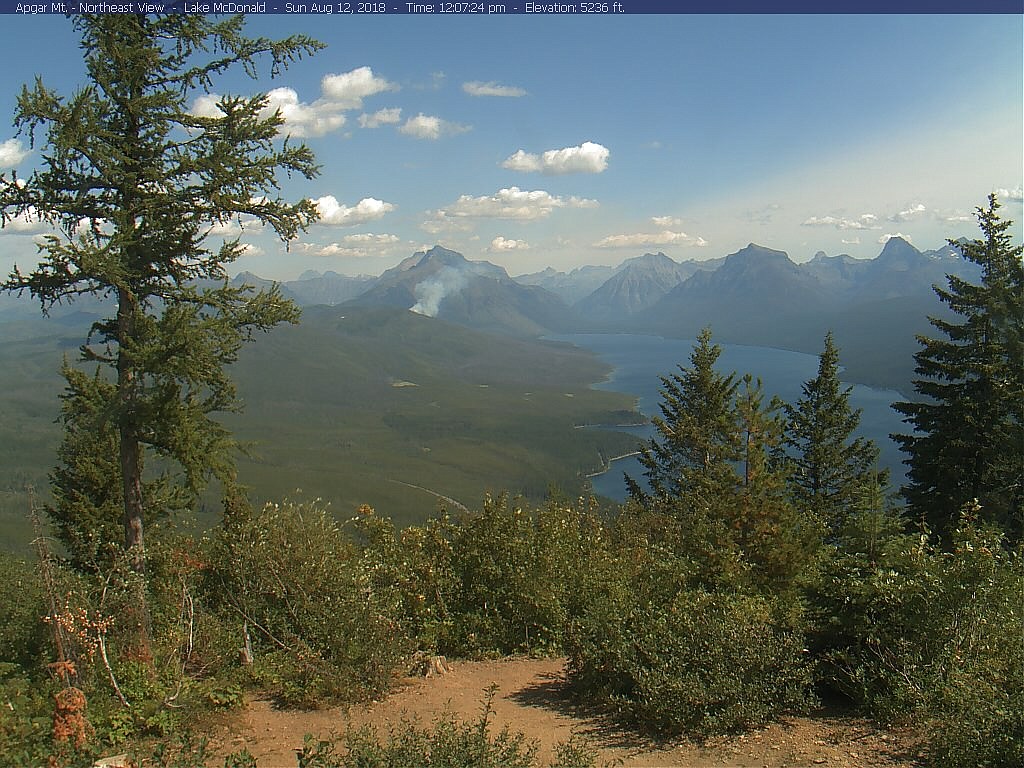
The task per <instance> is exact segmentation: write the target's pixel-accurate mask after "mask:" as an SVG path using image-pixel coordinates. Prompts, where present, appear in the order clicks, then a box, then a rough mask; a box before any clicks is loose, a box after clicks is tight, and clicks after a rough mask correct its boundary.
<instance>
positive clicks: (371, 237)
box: [342, 232, 402, 245]
mask: <svg viewBox="0 0 1024 768" xmlns="http://www.w3.org/2000/svg"><path fill="white" fill-rule="evenodd" d="M342 242H345V243H361V244H366V243H372V244H373V245H392V244H394V243H400V242H402V240H401V238H400V237H398V236H397V235H375V234H373V233H372V232H367V233H364V234H359V235H345V237H343V238H342Z"/></svg>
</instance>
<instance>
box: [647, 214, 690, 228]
mask: <svg viewBox="0 0 1024 768" xmlns="http://www.w3.org/2000/svg"><path fill="white" fill-rule="evenodd" d="M651 221H652V222H654V226H656V227H661V228H662V229H668V228H670V227H681V226H682V225H683V222H681V221H680V220H679V219H677V218H676V217H675V216H651Z"/></svg>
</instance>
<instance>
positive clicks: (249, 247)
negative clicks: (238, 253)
mask: <svg viewBox="0 0 1024 768" xmlns="http://www.w3.org/2000/svg"><path fill="white" fill-rule="evenodd" d="M240 247H241V249H242V255H243V256H263V255H265V254H266V251H265V250H263V249H262V248H260V247H259V246H258V245H253V244H252V243H242V244H241V246H240Z"/></svg>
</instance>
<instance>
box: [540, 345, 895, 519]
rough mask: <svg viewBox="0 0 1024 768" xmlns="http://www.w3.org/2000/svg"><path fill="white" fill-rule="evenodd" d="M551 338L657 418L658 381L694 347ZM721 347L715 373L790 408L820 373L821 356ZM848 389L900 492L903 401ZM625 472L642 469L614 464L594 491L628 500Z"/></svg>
mask: <svg viewBox="0 0 1024 768" xmlns="http://www.w3.org/2000/svg"><path fill="white" fill-rule="evenodd" d="M548 338H550V339H552V340H554V341H564V342H568V343H570V344H574V345H576V346H577V347H581V348H583V349H587V350H590V351H591V352H594V353H595V354H596V355H597V356H598V357H600V358H601V359H602V360H604V361H605V362H606V363H608V364H609V365H611V366H612V367H613V368H614V370H613V372H612V373H611V375H610V376H609V378H608V379H607V380H606V381H603V382H601V383H600V384H596V385H595V387H597V388H599V389H608V390H612V391H615V392H624V393H627V394H631V395H634V396H635V397H636V398H637V407H638V408H639V410H640V412H641V413H643V414H644V415H646V416H652V415H655V414H659V411H658V403H659V401H660V399H661V395H660V391H659V389H660V387H661V379H660V378H659V377H660V376H664V375H669V374H671V373H675V372H678V367H677V366H679V365H680V364H682V365H684V366H688V365H689V364H690V353H691V352H692V351H693V345H694V343H695V340H693V339H666V338H662V337H660V336H640V335H634V334H563V335H558V336H550V337H548ZM719 346H720V347H721V348H722V355H721V357H719V358H718V365H717V368H718V369H719V370H720V371H722V372H723V373H728V372H731V371H735V372H736V374H737V377H738V378H742V376H743V375H744V374H746V373H750V374H752V375H753V376H754V377H755V378H757V377H760V378H761V383H762V384H763V386H764V391H765V394H766V398H765V400H766V401H767V400H769V399H770V398H771V396H772V395H778V396H779V397H780V398H782V399H783V400H785V401H786V402H788V403H796V401H797V400H798V399H800V396H801V394H802V392H801V388H802V387H803V384H804V382H805V381H808V380H809V379H812V378H814V377H815V376H816V375H817V373H818V357H817V355H808V354H804V353H802V352H790V351H788V350H783V349H773V348H771V347H747V346H742V345H739V344H719ZM841 362H842V350H840V363H841ZM840 375H841V374H840ZM849 386H852V387H853V391H852V392H851V393H850V406H851V407H852V408H860V409H861V424H860V428H859V430H858V432H857V434H858V435H859V436H863V437H866V438H869V439H871V440H874V441H875V444H876V445H877V446H878V447H879V449H880V463H881V465H882V466H883V467H885V468H887V469H888V470H889V472H890V473H891V479H890V481H891V483H892V485H893V486H894V487H898V486H899V485H900V484H901V483H902V482H903V479H904V471H905V467H904V466H903V464H902V461H903V458H904V457H903V454H902V453H901V452H900V450H899V449H898V448H897V446H896V444H895V443H894V442H893V441H892V440H891V439H890V438H889V434H890V433H892V432H904V431H906V426H905V425H904V424H903V422H902V420H901V419H902V417H901V416H900V415H899V414H898V413H896V412H895V411H894V410H892V408H890V404H891V403H894V402H896V401H898V400H903V399H904V398H903V396H902V395H900V393H899V392H896V391H894V390H881V389H872V388H870V387H865V386H863V385H860V384H852V385H849ZM608 428H613V427H611V426H609V427H608ZM628 431H630V432H631V433H634V434H638V435H641V436H643V437H650V436H651V435H653V434H654V428H653V426H646V427H643V428H634V429H630V430H628ZM623 473H628V474H629V475H630V476H631V477H635V478H637V479H640V478H641V477H642V475H643V468H642V467H641V466H640V463H639V462H638V461H637V460H636V458H634V457H628V458H624V459H617V460H615V461H613V462H612V467H611V469H610V470H609V471H608V472H605V473H604V474H601V475H597V476H595V477H594V478H592V483H593V487H594V491H595V492H596V493H599V494H601V495H603V496H607V497H609V498H611V499H615V500H616V501H624V500H625V499H626V484H625V481H624V480H623Z"/></svg>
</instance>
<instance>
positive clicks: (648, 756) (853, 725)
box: [215, 658, 916, 768]
mask: <svg viewBox="0 0 1024 768" xmlns="http://www.w3.org/2000/svg"><path fill="white" fill-rule="evenodd" d="M564 684H565V679H564V676H563V661H562V660H560V659H525V658H517V659H510V660H501V661H483V662H456V663H454V664H452V668H451V672H449V673H448V674H446V675H443V676H440V677H433V678H416V679H410V680H407V681H405V683H404V684H403V685H402V687H401V688H400V689H399V690H398V691H397V692H396V693H394V694H393V695H391V696H390V697H389V698H387V699H386V700H384V701H381V702H374V703H371V704H368V705H361V706H357V707H351V708H348V709H347V710H346V709H344V708H342V709H331V710H322V711H317V712H288V711H279V710H276V709H274V708H273V707H272V706H271V705H270V703H269V702H266V701H254V702H252V703H251V704H250V706H249V707H248V708H247V709H246V710H245V711H244V713H242V714H241V715H240V716H239V718H238V720H237V721H236V722H234V723H233V724H232V725H231V727H230V728H229V729H226V731H225V732H223V733H221V734H219V737H218V738H216V740H215V741H216V743H218V744H219V745H220V748H221V751H223V752H227V751H232V750H238V749H241V748H242V747H245V748H247V749H248V750H249V751H250V752H251V753H252V754H253V755H254V756H255V757H256V760H257V765H258V766H259V768H294V767H295V765H296V761H295V748H296V747H298V746H300V745H301V744H302V738H303V734H305V733H313V734H314V735H317V736H322V737H327V736H330V735H331V734H332V733H341V732H343V731H344V730H345V728H346V725H347V724H352V725H356V726H358V725H362V724H365V723H370V724H373V725H374V726H376V727H377V728H378V729H379V730H382V731H384V732H386V730H387V728H388V727H389V726H391V725H394V724H397V723H399V722H400V721H401V720H402V718H403V716H404V717H408V716H414V717H418V718H419V719H420V721H421V722H422V723H423V724H429V723H430V722H432V720H433V719H434V718H435V717H437V715H439V714H440V713H442V712H444V711H445V710H447V711H449V712H451V713H453V714H455V715H456V716H457V717H458V718H460V719H462V720H469V721H473V720H475V719H476V718H477V717H478V716H479V715H480V712H481V708H482V705H483V700H484V696H485V690H486V689H487V688H488V687H489V686H491V685H495V686H497V689H496V692H495V695H494V701H493V707H494V716H493V719H492V727H493V731H497V730H500V729H501V728H502V727H503V726H504V725H508V726H509V727H510V728H511V729H512V730H515V731H521V732H523V733H525V734H526V735H527V737H528V738H529V739H532V740H536V742H537V743H538V746H539V753H538V754H539V757H540V759H541V761H542V764H544V765H547V764H549V763H550V761H551V760H553V751H552V750H553V747H554V746H555V745H556V744H558V743H559V742H563V741H566V740H568V739H569V737H570V736H571V735H573V734H578V735H580V736H582V737H584V738H585V739H586V740H587V741H588V742H589V743H590V744H591V746H593V747H596V748H597V749H598V750H599V758H598V764H599V765H603V764H615V765H621V766H623V767H624V768H633V767H635V766H648V767H651V768H653V767H655V766H664V767H665V768H682V767H683V766H687V767H693V768H697V767H700V768H703V767H704V766H726V768H762V766H764V767H768V768H782V767H783V766H786V767H788V766H817V765H824V766H829V768H855V767H856V768H860V767H861V766H865V767H866V766H882V767H884V768H910V767H911V766H914V765H915V762H914V760H913V754H910V755H908V754H906V753H907V752H911V753H912V752H913V751H916V750H913V741H912V740H908V738H907V737H906V735H905V734H899V733H889V732H886V731H883V730H880V729H879V728H878V727H876V726H874V725H873V724H871V723H869V722H867V721H863V720H857V719H851V718H846V717H834V716H827V715H823V716H819V717H813V718H789V719H786V720H785V721H783V722H781V723H775V724H772V725H770V726H768V727H767V728H762V729H759V730H757V731H755V732H752V733H749V734H746V735H744V736H739V737H735V738H729V739H720V740H716V741H714V742H712V743H709V744H706V745H704V746H702V747H699V746H696V745H694V744H691V743H688V742H682V743H675V744H670V745H660V744H654V743H651V742H649V741H646V740H644V739H642V738H640V737H638V736H637V735H636V734H635V733H632V732H630V731H629V730H626V729H623V728H621V727H617V726H616V725H615V724H614V723H611V722H609V721H608V720H606V719H604V718H601V717H597V716H593V715H591V714H588V713H585V712H582V711H580V710H579V709H578V708H577V707H576V706H575V705H574V704H573V703H572V701H571V700H570V699H569V697H568V696H567V695H566V693H565V690H564ZM493 731H492V732H493Z"/></svg>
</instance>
